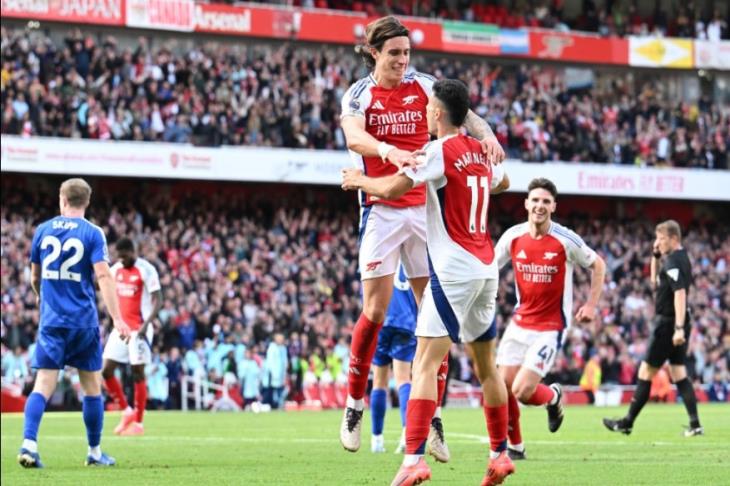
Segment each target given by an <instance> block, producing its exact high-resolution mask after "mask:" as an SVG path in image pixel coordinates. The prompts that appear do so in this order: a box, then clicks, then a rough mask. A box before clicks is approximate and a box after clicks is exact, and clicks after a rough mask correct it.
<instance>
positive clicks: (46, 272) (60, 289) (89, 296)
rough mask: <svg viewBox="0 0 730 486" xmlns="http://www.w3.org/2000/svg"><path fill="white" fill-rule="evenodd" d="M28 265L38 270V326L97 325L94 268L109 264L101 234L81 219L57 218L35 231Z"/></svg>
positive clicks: (70, 326) (77, 326)
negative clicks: (30, 264) (95, 265)
mask: <svg viewBox="0 0 730 486" xmlns="http://www.w3.org/2000/svg"><path fill="white" fill-rule="evenodd" d="M30 261H31V262H32V263H35V264H38V265H40V266H41V289H40V290H41V293H40V306H41V316H40V325H41V326H42V327H67V328H76V329H84V328H93V327H97V326H98V325H99V316H98V311H97V308H96V290H95V288H94V264H95V263H98V262H107V263H108V262H109V251H108V249H107V245H106V237H105V236H104V232H103V231H102V230H101V228H99V227H98V226H96V225H94V224H92V223H90V222H89V221H87V220H86V219H84V218H67V217H64V216H57V217H55V218H53V219H50V220H48V221H46V222H45V223H42V224H41V225H40V226H38V228H37V229H36V232H35V235H34V236H33V242H32V246H31V252H30Z"/></svg>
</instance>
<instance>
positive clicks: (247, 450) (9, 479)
mask: <svg viewBox="0 0 730 486" xmlns="http://www.w3.org/2000/svg"><path fill="white" fill-rule="evenodd" d="M625 410H626V408H625V407H621V408H620V409H617V408H593V407H567V408H566V418H565V422H564V423H563V426H562V428H561V429H560V430H559V431H558V432H557V433H556V434H550V433H549V432H548V430H547V420H546V413H545V411H544V410H543V409H537V408H529V409H526V410H523V413H522V418H523V420H522V422H523V437H524V439H525V443H526V445H527V454H528V460H526V461H520V462H517V463H516V465H517V473H516V474H515V475H514V476H511V477H510V478H509V479H508V480H507V481H506V483H505V484H507V485H509V484H513V485H540V486H550V485H580V486H585V485H632V486H633V485H662V486H664V485H675V484H676V485H691V486H704V485H708V486H719V485H730V405H727V404H721V405H701V406H700V409H699V410H700V418H701V419H702V422H703V425H704V427H705V431H706V435H705V436H704V437H694V438H689V439H687V438H684V437H682V436H681V432H682V427H681V426H682V424H685V423H686V420H687V418H686V414H685V411H684V407H682V405H648V406H647V407H646V408H645V409H644V412H643V413H642V415H641V417H640V418H639V420H638V422H637V424H636V426H635V428H634V432H633V434H632V435H631V436H628V437H627V436H624V435H620V434H616V433H610V432H608V431H607V430H605V429H604V428H603V425H602V424H601V418H602V417H604V416H618V415H621V414H622V413H623V412H624V411H625ZM367 417H368V414H366V419H365V423H364V427H363V432H364V433H363V446H362V448H361V450H360V452H358V453H356V454H352V453H348V452H345V451H344V450H343V449H342V448H341V447H340V444H339V440H338V430H339V429H338V428H339V422H340V412H319V413H317V412H292V413H268V414H258V415H256V414H253V413H208V412H206V413H193V412H191V413H179V412H149V413H148V414H147V415H146V417H145V427H146V435H145V436H144V437H115V436H114V435H112V433H111V431H112V429H113V428H114V427H115V426H116V424H117V421H118V419H119V415H118V414H112V413H110V414H107V415H106V417H105V431H106V432H105V435H104V437H103V439H102V447H103V449H104V450H105V451H106V452H107V453H109V454H110V455H112V456H114V457H115V458H116V459H117V462H118V465H117V466H116V467H114V468H106V469H101V468H98V469H92V468H86V467H84V466H83V461H84V459H85V456H86V438H85V430H84V426H83V422H82V419H81V414H80V413H48V414H46V415H45V416H44V417H43V422H42V424H41V431H40V434H39V440H40V442H39V448H40V453H41V458H42V460H43V462H44V463H45V466H46V467H45V469H42V470H26V469H23V468H21V467H20V466H19V465H18V464H17V463H16V454H17V450H18V447H19V446H20V442H21V439H22V428H23V417H22V414H12V415H7V414H5V415H2V484H3V486H8V485H9V486H12V485H26V484H49V485H61V484H69V485H85V484H94V485H103V486H106V485H114V484H130V485H135V486H140V485H147V484H174V485H183V484H196V485H211V486H212V485H221V484H243V485H249V484H268V485H288V484H297V485H359V484H363V485H369V484H373V485H375V484H377V485H387V484H390V481H391V479H392V478H393V476H394V475H395V472H396V470H397V469H398V465H399V464H400V460H401V458H400V457H399V456H396V455H394V454H393V453H392V452H391V451H392V450H393V448H394V445H395V442H396V440H397V438H398V436H399V434H400V416H399V413H398V411H397V410H389V412H388V415H387V417H386V430H385V439H386V448H388V451H389V452H388V453H386V454H378V455H375V454H372V453H371V452H370V434H369V430H370V423H369V419H368V418H367ZM444 428H445V432H446V439H447V442H448V444H449V447H450V449H451V455H452V458H451V462H449V463H448V464H434V462H433V461H432V460H430V459H429V463H430V464H431V466H432V472H433V477H432V483H433V484H453V485H470V484H472V485H473V484H479V482H480V481H481V478H482V476H483V474H484V469H485V464H486V459H485V458H486V454H487V448H488V445H487V443H486V433H485V424H484V419H483V415H482V412H481V410H479V409H458V410H457V409H446V410H445V411H444Z"/></svg>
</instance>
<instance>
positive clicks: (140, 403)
mask: <svg viewBox="0 0 730 486" xmlns="http://www.w3.org/2000/svg"><path fill="white" fill-rule="evenodd" d="M146 406H147V382H146V381H145V380H142V381H138V382H136V383H135V384H134V411H135V412H136V413H137V422H139V423H140V424H141V423H142V419H143V418H144V409H145V407H146Z"/></svg>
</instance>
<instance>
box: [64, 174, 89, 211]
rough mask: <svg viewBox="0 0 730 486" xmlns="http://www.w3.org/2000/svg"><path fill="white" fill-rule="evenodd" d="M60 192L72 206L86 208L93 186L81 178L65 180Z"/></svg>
mask: <svg viewBox="0 0 730 486" xmlns="http://www.w3.org/2000/svg"><path fill="white" fill-rule="evenodd" d="M60 193H61V195H62V196H63V197H65V198H66V200H67V201H68V203H69V205H70V206H71V207H72V208H85V207H86V206H88V205H89V201H90V200H91V186H90V185H89V183H88V182H86V181H85V180H83V179H79V178H74V179H67V180H65V181H63V183H62V184H61V189H60Z"/></svg>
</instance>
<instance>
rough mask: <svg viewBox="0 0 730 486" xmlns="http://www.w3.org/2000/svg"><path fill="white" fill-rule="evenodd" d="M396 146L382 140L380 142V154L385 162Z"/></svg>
mask: <svg viewBox="0 0 730 486" xmlns="http://www.w3.org/2000/svg"><path fill="white" fill-rule="evenodd" d="M394 149H395V146H393V145H390V144H388V143H385V142H380V143H379V144H378V155H380V158H381V159H383V162H385V159H386V157H388V154H389V153H390V151H391V150H394Z"/></svg>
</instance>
